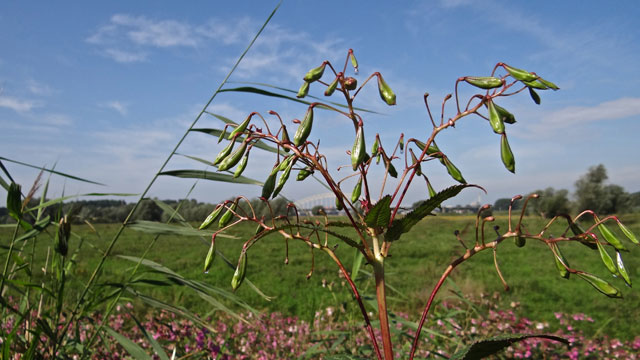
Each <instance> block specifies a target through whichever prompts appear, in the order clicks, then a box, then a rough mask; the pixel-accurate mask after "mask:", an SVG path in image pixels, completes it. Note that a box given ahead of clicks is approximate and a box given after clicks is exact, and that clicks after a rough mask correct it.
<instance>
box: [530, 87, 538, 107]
mask: <svg viewBox="0 0 640 360" xmlns="http://www.w3.org/2000/svg"><path fill="white" fill-rule="evenodd" d="M529 95H531V98H532V99H533V102H534V103H536V104H537V105H540V95H538V93H537V92H536V91H535V90H533V89H532V88H529Z"/></svg>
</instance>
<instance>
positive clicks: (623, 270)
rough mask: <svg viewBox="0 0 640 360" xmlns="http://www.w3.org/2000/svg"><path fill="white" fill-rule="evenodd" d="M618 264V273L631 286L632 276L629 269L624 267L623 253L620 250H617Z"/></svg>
mask: <svg viewBox="0 0 640 360" xmlns="http://www.w3.org/2000/svg"><path fill="white" fill-rule="evenodd" d="M616 264H617V267H618V273H619V274H620V276H621V277H622V279H623V280H624V282H625V283H627V285H628V286H629V287H631V278H630V277H629V273H628V272H627V269H626V268H625V267H624V263H623V262H622V255H620V252H619V251H616Z"/></svg>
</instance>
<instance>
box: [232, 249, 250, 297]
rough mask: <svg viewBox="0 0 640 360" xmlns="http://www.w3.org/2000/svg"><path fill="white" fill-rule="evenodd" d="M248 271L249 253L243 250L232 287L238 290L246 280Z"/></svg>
mask: <svg viewBox="0 0 640 360" xmlns="http://www.w3.org/2000/svg"><path fill="white" fill-rule="evenodd" d="M246 272H247V253H246V252H245V251H244V250H243V251H242V253H241V254H240V258H239V259H238V266H237V267H236V271H235V272H234V273H233V278H231V288H232V289H233V291H236V290H237V289H238V288H239V287H240V285H241V284H242V282H243V281H244V277H245V274H246Z"/></svg>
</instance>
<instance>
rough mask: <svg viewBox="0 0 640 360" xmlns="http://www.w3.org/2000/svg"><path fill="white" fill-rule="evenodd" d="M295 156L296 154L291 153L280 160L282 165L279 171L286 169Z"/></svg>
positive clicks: (279, 166)
mask: <svg viewBox="0 0 640 360" xmlns="http://www.w3.org/2000/svg"><path fill="white" fill-rule="evenodd" d="M294 157H295V155H289V156H287V157H286V158H285V159H284V160H282V161H281V162H280V165H278V171H282V170H284V169H286V168H287V167H288V166H289V163H290V162H291V160H292V159H293V158H294Z"/></svg>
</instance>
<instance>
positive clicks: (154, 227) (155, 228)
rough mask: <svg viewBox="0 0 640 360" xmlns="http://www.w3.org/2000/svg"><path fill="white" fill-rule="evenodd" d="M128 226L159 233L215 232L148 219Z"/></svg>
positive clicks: (193, 233)
mask: <svg viewBox="0 0 640 360" xmlns="http://www.w3.org/2000/svg"><path fill="white" fill-rule="evenodd" d="M127 227H128V228H131V229H133V230H136V231H141V232H145V233H150V234H159V235H176V236H211V235H212V234H213V231H208V230H197V229H194V228H191V227H185V226H177V225H171V224H165V223H161V222H156V221H148V220H136V221H134V222H130V223H129V224H127ZM218 236H219V237H227V238H230V239H236V237H235V236H231V235H226V234H218Z"/></svg>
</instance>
